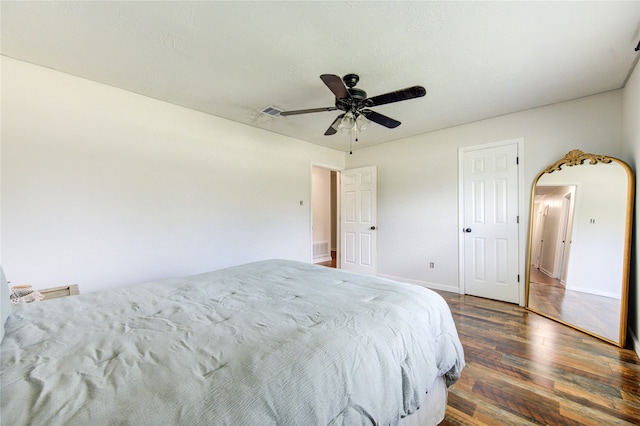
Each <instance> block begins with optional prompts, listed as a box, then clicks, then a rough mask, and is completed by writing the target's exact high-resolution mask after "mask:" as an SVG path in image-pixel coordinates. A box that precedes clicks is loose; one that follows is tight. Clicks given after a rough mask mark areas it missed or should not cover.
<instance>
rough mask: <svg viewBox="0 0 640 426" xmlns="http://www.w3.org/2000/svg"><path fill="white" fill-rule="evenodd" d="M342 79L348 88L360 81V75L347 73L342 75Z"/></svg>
mask: <svg viewBox="0 0 640 426" xmlns="http://www.w3.org/2000/svg"><path fill="white" fill-rule="evenodd" d="M342 81H344V85H345V86H347V87H348V88H352V87H353V86H355V85H356V84H358V82H359V81H360V77H359V76H358V74H347V75H345V76H344V77H342Z"/></svg>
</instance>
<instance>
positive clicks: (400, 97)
mask: <svg viewBox="0 0 640 426" xmlns="http://www.w3.org/2000/svg"><path fill="white" fill-rule="evenodd" d="M426 93H427V91H426V90H425V88H424V87H422V86H413V87H407V88H406V89H400V90H396V91H395V92H389V93H385V94H384V95H378V96H374V97H372V98H369V99H367V106H377V105H384V104H390V103H392V102H399V101H406V100H407V99H413V98H419V97H421V96H424V95H425V94H426Z"/></svg>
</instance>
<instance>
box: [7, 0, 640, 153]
mask: <svg viewBox="0 0 640 426" xmlns="http://www.w3.org/2000/svg"><path fill="white" fill-rule="evenodd" d="M0 13H1V36H2V43H1V51H2V54H3V55H6V56H9V57H13V58H16V59H20V60H24V61H27V62H31V63H34V64H38V65H43V66H45V67H49V68H53V69H56V70H59V71H63V72H66V73H70V74H73V75H77V76H80V77H84V78H87V79H90V80H94V81H97V82H101V83H105V84H108V85H112V86H116V87H120V88H123V89H126V90H130V91H132V92H136V93H140V94H143V95H146V96H150V97H152V98H156V99H160V100H163V101H167V102H171V103H174V104H178V105H183V106H186V107H188V108H192V109H195V110H198V111H203V112H207V113H210V114H213V115H217V116H220V117H224V118H228V119H230V120H234V121H238V122H241V123H245V124H248V125H252V126H256V127H260V128H263V129H266V130H270V131H273V132H276V133H281V134H283V135H288V136H291V137H294V138H298V139H302V140H306V141H309V142H312V143H316V144H321V145H325V146H329V147H332V148H336V149H340V150H347V149H348V144H349V136H348V135H347V134H344V133H338V134H337V135H334V136H324V135H323V134H324V131H325V130H326V129H327V127H328V126H329V125H330V124H331V123H332V121H333V119H334V118H335V117H336V116H337V114H338V113H337V112H336V111H333V112H321V113H315V114H306V115H298V116H289V117H279V118H272V117H269V116H266V115H264V114H262V113H260V111H261V110H262V109H263V108H264V107H266V106H269V105H274V106H276V107H279V108H281V109H284V110H294V109H305V108H316V107H325V106H332V105H333V102H334V98H333V95H332V93H331V92H330V91H329V90H328V89H327V87H326V86H325V85H324V84H323V83H322V81H321V80H320V78H319V75H320V74H325V73H328V74H337V75H339V76H342V75H344V74H347V73H356V74H359V75H360V83H359V84H358V86H357V87H358V88H361V89H364V90H366V91H367V93H368V95H369V96H375V95H379V94H382V93H386V92H389V91H394V90H397V89H401V88H405V87H408V86H413V85H422V86H424V87H425V88H426V89H427V94H426V96H425V97H422V98H418V99H412V100H409V101H405V102H399V103H394V104H389V105H382V106H379V107H375V108H374V109H375V110H376V111H377V112H379V113H382V114H385V115H388V116H390V117H392V118H395V119H397V120H399V121H401V122H402V125H401V126H400V127H398V128H396V129H392V130H390V129H386V128H384V127H381V126H378V125H376V124H371V125H370V126H369V128H368V129H367V130H366V131H365V132H364V133H362V134H361V135H360V141H359V142H358V146H360V147H363V146H367V145H371V144H377V143H382V142H388V141H392V140H395V139H399V138H402V137H407V136H411V135H416V134H420V133H425V132H429V131H433V130H437V129H442V128H446V127H451V126H455V125H459V124H463V123H468V122H473V121H477V120H481V119H484V118H488V117H494V116H498V115H502V114H506V113H510V112H514V111H520V110H524V109H529V108H533V107H537V106H542V105H547V104H552V103H556V102H561V101H565V100H569V99H575V98H579V97H583V96H588V95H592V94H595V93H600V92H604V91H608V90H613V89H618V88H621V87H622V86H623V84H624V82H625V79H626V77H627V75H628V74H629V72H630V70H631V69H632V67H633V64H634V61H635V60H636V57H637V56H638V53H636V52H634V47H635V46H636V45H637V43H638V40H639V39H640V1H624V2H613V1H606V2H576V1H570V2H564V1H558V2H359V1H346V2H333V1H332V2H274V1H259V2H219V1H216V2H177V1H176V2H149V1H145V2H8V1H2V3H1V4H0ZM355 148H356V147H355V146H354V149H355Z"/></svg>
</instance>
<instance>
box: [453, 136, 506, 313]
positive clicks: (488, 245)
mask: <svg viewBox="0 0 640 426" xmlns="http://www.w3.org/2000/svg"><path fill="white" fill-rule="evenodd" d="M517 161H518V146H517V145H516V144H510V145H504V146H498V147H494V148H486V149H481V150H477V151H468V152H465V153H464V157H463V192H464V196H463V199H464V202H463V203H464V206H463V210H464V223H463V227H464V228H463V229H462V232H464V288H465V293H467V294H471V295H474V296H481V297H487V298H490V299H495V300H502V301H505V302H511V303H518V295H519V276H518V165H517Z"/></svg>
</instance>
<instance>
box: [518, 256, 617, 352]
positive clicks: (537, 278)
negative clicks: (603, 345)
mask: <svg viewBox="0 0 640 426" xmlns="http://www.w3.org/2000/svg"><path fill="white" fill-rule="evenodd" d="M529 306H530V307H531V308H532V309H535V310H536V311H538V312H544V313H546V314H548V315H549V316H552V317H554V318H558V319H561V320H562V321H564V322H567V323H570V324H574V325H576V326H578V327H580V328H582V329H585V330H589V331H591V332H593V333H595V334H598V335H600V336H603V337H606V338H607V339H610V340H613V341H615V342H617V341H619V339H620V299H613V298H611V297H604V296H598V295H595V294H589V293H583V292H580V291H573V290H566V289H565V288H564V287H563V286H562V285H561V284H560V283H559V281H558V280H556V279H553V278H551V277H549V276H548V275H546V274H544V273H542V272H540V271H539V270H538V269H537V268H534V267H532V268H531V277H530V285H529Z"/></svg>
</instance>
